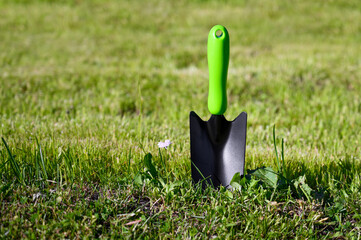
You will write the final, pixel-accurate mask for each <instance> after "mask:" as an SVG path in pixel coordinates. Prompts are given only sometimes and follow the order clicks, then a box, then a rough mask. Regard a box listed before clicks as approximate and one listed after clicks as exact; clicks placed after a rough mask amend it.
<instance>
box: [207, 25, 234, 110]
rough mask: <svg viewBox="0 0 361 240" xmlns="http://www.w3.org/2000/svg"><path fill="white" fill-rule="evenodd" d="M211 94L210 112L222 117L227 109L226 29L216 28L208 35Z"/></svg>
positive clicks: (227, 45)
mask: <svg viewBox="0 0 361 240" xmlns="http://www.w3.org/2000/svg"><path fill="white" fill-rule="evenodd" d="M207 56H208V69H209V92H208V110H209V111H210V113H212V114H213V115H222V114H223V113H224V112H225V111H226V109H227V91H226V87H227V72H228V62H229V35H228V31H227V29H226V28H225V27H223V26H221V25H216V26H214V27H213V28H212V29H211V31H210V32H209V35H208V46H207Z"/></svg>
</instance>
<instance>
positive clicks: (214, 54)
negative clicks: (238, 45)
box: [189, 25, 247, 188]
mask: <svg viewBox="0 0 361 240" xmlns="http://www.w3.org/2000/svg"><path fill="white" fill-rule="evenodd" d="M207 56H208V68H209V92H208V110H209V111H210V113H211V114H212V116H211V118H210V119H209V120H208V121H206V122H205V121H203V120H202V119H201V118H200V117H198V115H197V114H196V113H195V112H193V111H192V112H190V115H189V121H190V141H191V161H192V167H191V168H192V178H193V181H194V182H195V183H198V182H202V186H203V188H205V187H206V186H207V185H212V186H214V187H217V186H220V185H223V186H229V184H230V182H231V180H232V177H233V176H234V175H235V174H236V173H237V174H240V175H241V176H242V175H243V171H244V158H245V153H246V129H247V113H245V112H242V113H241V114H240V115H239V116H238V117H237V118H236V119H235V120H233V121H231V122H229V121H227V120H226V118H225V117H224V116H223V113H224V112H225V111H226V108H227V93H226V84H227V71H228V62H229V35H228V32H227V29H226V28H225V27H223V26H221V25H216V26H214V27H213V28H212V29H211V31H210V32H209V35H208V46H207Z"/></svg>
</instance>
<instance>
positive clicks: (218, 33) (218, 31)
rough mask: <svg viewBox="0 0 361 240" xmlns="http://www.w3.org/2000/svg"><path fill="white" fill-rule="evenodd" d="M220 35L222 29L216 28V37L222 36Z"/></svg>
mask: <svg viewBox="0 0 361 240" xmlns="http://www.w3.org/2000/svg"><path fill="white" fill-rule="evenodd" d="M222 35H223V32H222V30H217V31H216V37H217V38H220V37H222Z"/></svg>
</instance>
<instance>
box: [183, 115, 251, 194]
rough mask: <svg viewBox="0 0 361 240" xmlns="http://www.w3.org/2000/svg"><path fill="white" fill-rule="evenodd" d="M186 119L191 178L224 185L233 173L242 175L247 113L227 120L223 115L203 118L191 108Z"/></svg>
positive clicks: (196, 180)
mask: <svg viewBox="0 0 361 240" xmlns="http://www.w3.org/2000/svg"><path fill="white" fill-rule="evenodd" d="M189 121H190V140H191V160H192V178H193V181H194V182H196V183H197V182H199V181H203V180H204V179H206V180H204V181H203V182H202V186H203V187H205V186H206V185H207V184H211V185H213V186H214V187H217V186H219V185H223V186H228V185H229V183H230V181H231V179H232V177H233V176H234V174H236V173H237V172H239V173H240V174H241V175H243V172H244V159H245V152H246V129H247V113H245V112H242V113H241V114H240V115H239V116H238V117H237V118H236V119H235V120H234V121H231V122H230V121H227V120H226V119H225V117H224V116H223V115H212V116H211V118H210V119H209V120H208V121H203V120H202V119H201V118H200V117H199V116H198V115H197V114H196V113H195V112H193V111H192V112H191V113H190V114H189Z"/></svg>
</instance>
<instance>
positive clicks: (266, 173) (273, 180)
mask: <svg viewBox="0 0 361 240" xmlns="http://www.w3.org/2000/svg"><path fill="white" fill-rule="evenodd" d="M251 175H253V176H255V177H256V178H258V179H259V180H261V181H262V182H264V183H265V184H266V185H267V186H268V187H271V188H276V187H277V182H278V175H277V173H275V172H274V171H273V169H272V168H270V167H264V168H258V169H256V170H254V171H252V172H251Z"/></svg>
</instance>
